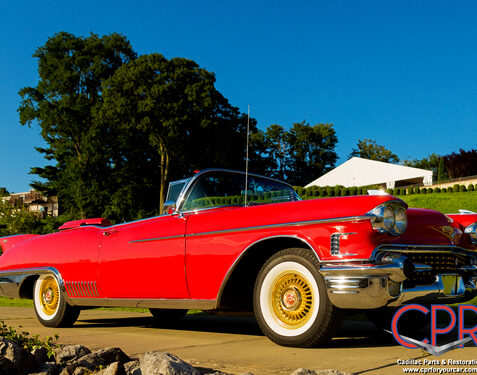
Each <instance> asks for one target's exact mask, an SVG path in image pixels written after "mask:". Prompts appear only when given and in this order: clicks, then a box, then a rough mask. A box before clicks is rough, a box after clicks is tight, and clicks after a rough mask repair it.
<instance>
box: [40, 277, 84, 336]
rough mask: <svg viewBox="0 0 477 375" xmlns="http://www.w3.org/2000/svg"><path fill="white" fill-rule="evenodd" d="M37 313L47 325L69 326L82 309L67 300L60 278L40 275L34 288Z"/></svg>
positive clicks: (42, 322) (41, 321)
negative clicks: (69, 303) (59, 281)
mask: <svg viewBox="0 0 477 375" xmlns="http://www.w3.org/2000/svg"><path fill="white" fill-rule="evenodd" d="M33 304H34V307H35V313H36V316H37V318H38V320H39V321H40V323H41V324H43V325H44V326H46V327H68V326H71V325H73V323H74V322H75V321H76V319H77V318H78V316H79V313H80V309H79V308H77V307H75V306H70V305H68V303H67V302H66V300H65V296H64V293H63V291H62V290H61V288H60V285H59V283H58V280H57V279H56V277H55V276H53V275H51V274H46V275H40V277H38V279H37V280H36V282H35V286H34V288H33Z"/></svg>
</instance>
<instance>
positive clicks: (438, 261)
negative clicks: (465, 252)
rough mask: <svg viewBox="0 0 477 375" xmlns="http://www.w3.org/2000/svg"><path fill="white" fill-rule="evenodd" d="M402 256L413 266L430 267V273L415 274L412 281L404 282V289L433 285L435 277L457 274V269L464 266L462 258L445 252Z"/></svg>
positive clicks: (409, 253)
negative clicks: (444, 274) (423, 265)
mask: <svg viewBox="0 0 477 375" xmlns="http://www.w3.org/2000/svg"><path fill="white" fill-rule="evenodd" d="M403 255H404V256H407V257H408V258H409V259H410V260H411V261H412V262H413V263H415V264H425V265H427V266H431V267H432V269H431V270H430V271H424V272H415V273H414V276H413V278H412V279H410V280H406V282H405V287H412V286H414V285H426V284H433V283H434V282H435V280H436V275H438V274H443V273H459V272H458V269H459V268H460V267H462V266H463V265H464V264H465V257H464V256H462V255H459V254H452V253H447V252H445V253H439V252H436V253H429V252H406V253H404V254H403ZM406 284H408V285H406Z"/></svg>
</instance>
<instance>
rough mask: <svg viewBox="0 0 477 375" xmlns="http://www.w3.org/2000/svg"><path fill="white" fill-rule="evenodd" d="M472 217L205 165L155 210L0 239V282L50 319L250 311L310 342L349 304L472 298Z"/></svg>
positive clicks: (475, 253) (475, 270) (475, 277)
mask: <svg viewBox="0 0 477 375" xmlns="http://www.w3.org/2000/svg"><path fill="white" fill-rule="evenodd" d="M476 223H477V214H474V213H466V214H455V215H448V216H446V215H444V214H441V213H440V212H437V211H433V210H425V209H413V208H408V207H407V205H406V203H405V202H403V201H402V200H400V199H398V198H395V197H393V196H390V195H369V196H352V197H340V198H323V199H317V200H307V201H302V200H300V198H299V197H298V195H297V194H296V193H295V191H294V190H293V188H292V187H291V186H289V185H287V184H285V183H282V182H280V181H276V180H273V179H269V178H267V177H263V176H258V175H253V174H248V175H247V176H246V175H245V174H244V173H242V172H236V171H229V170H214V169H209V170H204V171H201V172H199V173H197V174H196V175H195V176H193V177H191V178H189V179H185V180H181V181H177V182H174V183H172V184H171V185H170V187H169V193H168V202H166V204H165V214H164V215H162V216H158V217H153V218H149V219H144V220H139V221H134V222H130V223H123V224H118V225H111V223H110V222H109V221H108V220H106V219H102V218H98V219H86V220H78V221H72V222H68V223H65V224H64V225H62V226H61V227H60V228H59V231H58V232H56V233H52V234H48V235H20V236H11V237H4V238H1V239H0V245H1V247H2V251H3V254H2V255H1V256H0V294H2V295H4V296H7V297H12V298H18V297H20V298H30V299H33V301H34V306H35V312H36V315H37V317H38V319H39V321H40V322H41V323H42V324H44V325H45V326H50V327H58V326H68V325H72V324H73V323H74V322H75V321H76V319H77V318H78V315H79V312H80V310H81V309H82V308H85V307H95V306H131V307H146V308H150V310H151V312H152V314H153V315H154V316H156V317H157V318H158V319H173V318H177V317H180V316H182V315H184V314H185V312H186V311H187V310H188V309H201V310H215V311H217V310H221V311H231V312H235V311H236V312H238V311H240V312H243V311H249V312H254V313H255V316H256V319H257V321H258V323H259V325H260V327H261V329H262V330H263V332H264V333H265V334H266V335H267V336H268V337H269V338H270V339H271V340H273V341H274V342H276V343H278V344H280V345H287V346H298V347H310V346H315V345H318V344H321V343H323V342H324V341H326V340H327V339H329V338H331V337H332V336H333V335H334V333H335V332H336V330H337V329H338V328H339V325H340V323H341V320H342V317H343V312H344V311H346V310H348V309H353V310H354V309H361V310H366V311H368V312H370V313H371V314H370V316H373V314H372V313H373V312H374V313H376V312H377V311H378V312H379V313H378V314H377V315H378V316H380V317H383V316H386V313H387V312H391V311H393V308H396V307H397V306H400V305H402V304H406V303H423V304H429V303H437V302H439V303H450V302H463V301H467V300H469V299H471V298H473V297H474V296H475V295H476V294H477V287H476V285H477V246H476V243H477V237H476V227H477V224H476ZM375 315H376V314H375ZM388 315H389V314H388Z"/></svg>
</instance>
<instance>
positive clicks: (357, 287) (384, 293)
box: [320, 257, 477, 309]
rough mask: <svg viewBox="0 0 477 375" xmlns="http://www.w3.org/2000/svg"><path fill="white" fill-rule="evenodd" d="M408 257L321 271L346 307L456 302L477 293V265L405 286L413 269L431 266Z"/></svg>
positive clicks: (332, 298)
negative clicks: (425, 281) (427, 281)
mask: <svg viewBox="0 0 477 375" xmlns="http://www.w3.org/2000/svg"><path fill="white" fill-rule="evenodd" d="M407 261H409V260H408V259H407V258H406V257H399V258H397V259H394V260H393V261H392V262H388V263H383V264H380V263H369V264H359V265H353V264H342V265H324V266H322V267H321V269H320V272H321V274H322V275H323V277H324V279H325V283H326V289H327V292H328V297H329V299H330V301H331V303H333V305H335V306H336V307H339V308H343V309H375V308H379V307H383V306H390V307H395V306H400V305H403V304H409V303H421V304H431V303H456V302H465V301H468V300H470V299H472V298H474V297H475V296H477V267H474V266H472V267H471V268H469V269H466V270H465V272H462V273H461V274H458V273H443V274H437V275H436V276H435V281H434V283H433V284H428V285H418V286H414V287H412V288H404V287H403V281H404V280H406V279H407V278H409V275H410V273H413V272H420V271H421V270H428V269H429V267H427V266H425V265H413V264H412V262H411V264H410V265H409V263H408V262H407Z"/></svg>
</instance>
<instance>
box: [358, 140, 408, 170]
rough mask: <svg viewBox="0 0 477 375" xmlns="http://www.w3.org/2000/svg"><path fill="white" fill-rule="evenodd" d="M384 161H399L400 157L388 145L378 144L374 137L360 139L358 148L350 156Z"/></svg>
mask: <svg viewBox="0 0 477 375" xmlns="http://www.w3.org/2000/svg"><path fill="white" fill-rule="evenodd" d="M354 156H357V157H359V158H364V159H370V160H377V161H383V162H386V163H394V164H396V163H399V158H398V156H397V155H396V154H393V153H392V152H391V151H390V150H388V149H387V148H386V147H384V146H381V145H378V144H376V141H375V140H374V139H363V140H361V139H360V140H358V144H357V148H353V150H352V152H351V154H350V157H354Z"/></svg>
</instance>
